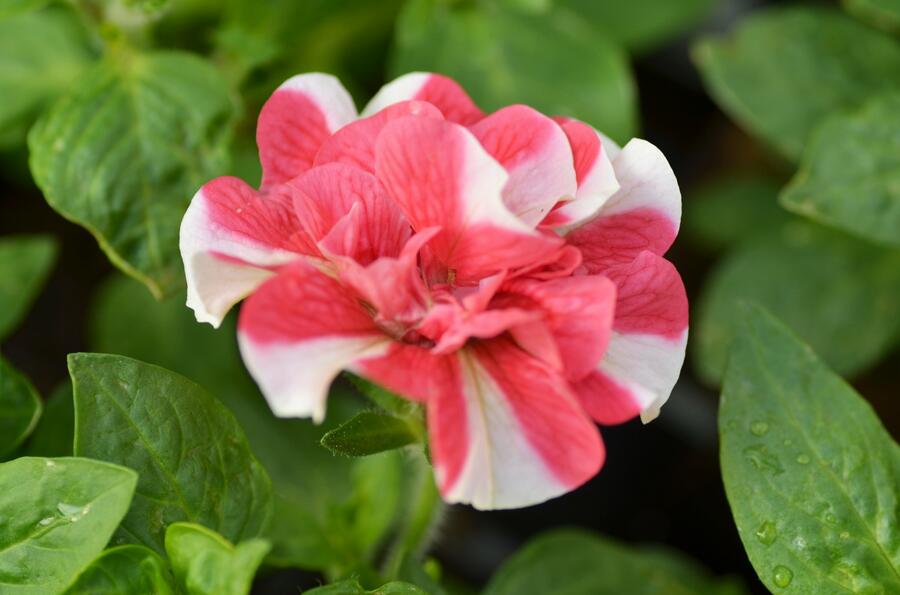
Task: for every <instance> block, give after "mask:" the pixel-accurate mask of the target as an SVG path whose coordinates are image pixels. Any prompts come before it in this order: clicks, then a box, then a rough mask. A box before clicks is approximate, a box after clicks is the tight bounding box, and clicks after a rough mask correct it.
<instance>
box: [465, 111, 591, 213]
mask: <svg viewBox="0 0 900 595" xmlns="http://www.w3.org/2000/svg"><path fill="white" fill-rule="evenodd" d="M471 130H472V133H473V134H474V135H475V136H476V137H477V138H478V140H479V142H481V144H482V146H483V147H484V148H485V149H486V150H487V152H488V153H490V155H491V156H492V157H493V158H494V159H496V160H497V161H498V162H500V164H501V165H503V167H504V168H506V171H507V173H509V180H507V182H506V186H504V188H503V201H504V203H505V204H506V206H507V208H508V209H509V210H510V211H512V212H513V213H514V214H515V215H516V216H518V217H519V218H520V219H522V220H523V221H524V222H525V223H526V224H527V225H529V226H531V227H534V226H536V225H537V224H538V223H539V222H540V221H541V220H542V219H544V217H545V216H546V215H547V214H548V213H549V212H550V210H551V209H552V208H553V206H554V205H556V203H557V202H559V201H562V200H572V199H574V198H575V190H576V187H577V183H576V180H575V168H574V165H573V162H572V149H571V148H570V147H569V141H568V139H567V138H566V134H565V132H563V130H562V128H560V127H559V126H558V125H557V124H556V122H554V121H553V120H551V119H550V118H548V117H547V116H545V115H543V114H541V113H540V112H538V111H535V110H533V109H531V108H530V107H527V106H524V105H512V106H509V107H505V108H503V109H501V110H498V111H496V112H494V113H493V114H491V115H490V116H487V117H486V118H484V119H482V120H481V121H479V122H477V123H476V124H474V125H473V126H472V127H471Z"/></svg>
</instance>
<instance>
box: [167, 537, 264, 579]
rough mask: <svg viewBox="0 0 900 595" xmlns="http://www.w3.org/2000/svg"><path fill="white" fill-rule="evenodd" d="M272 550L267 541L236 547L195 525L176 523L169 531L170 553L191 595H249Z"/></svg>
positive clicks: (252, 541) (176, 571)
mask: <svg viewBox="0 0 900 595" xmlns="http://www.w3.org/2000/svg"><path fill="white" fill-rule="evenodd" d="M270 548H271V545H270V544H269V542H267V541H266V540H264V539H251V540H249V541H244V542H241V543H239V544H237V545H233V544H231V543H230V542H229V541H228V540H226V539H225V538H224V537H222V536H221V535H219V534H218V533H216V532H215V531H210V530H209V529H207V528H206V527H203V526H201V525H195V524H192V523H174V524H172V525H170V526H169V528H168V529H167V530H166V553H167V554H168V555H169V560H171V561H172V569H173V570H174V571H175V576H176V577H177V578H178V582H179V583H180V584H181V585H183V586H184V587H185V588H186V589H187V593H188V595H246V594H247V593H249V592H250V585H251V584H252V582H253V577H254V575H255V574H256V570H257V568H259V565H260V564H262V561H263V558H265V557H266V554H267V553H268V551H269V549H270Z"/></svg>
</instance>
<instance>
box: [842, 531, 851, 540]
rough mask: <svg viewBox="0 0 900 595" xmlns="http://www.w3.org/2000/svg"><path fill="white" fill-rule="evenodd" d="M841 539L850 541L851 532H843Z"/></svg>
mask: <svg viewBox="0 0 900 595" xmlns="http://www.w3.org/2000/svg"><path fill="white" fill-rule="evenodd" d="M840 537H841V539H850V532H849V531H841V535H840Z"/></svg>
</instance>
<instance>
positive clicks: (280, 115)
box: [256, 72, 356, 188]
mask: <svg viewBox="0 0 900 595" xmlns="http://www.w3.org/2000/svg"><path fill="white" fill-rule="evenodd" d="M355 119H356V106H354V105H353V99H352V98H351V97H350V94H349V93H347V90H346V89H344V86H343V85H341V82H340V81H339V80H338V79H337V78H335V77H333V76H331V75H329V74H321V73H318V72H313V73H309V74H301V75H297V76H295V77H292V78H289V79H288V80H286V81H285V82H284V83H282V84H281V86H280V87H278V89H276V90H275V92H274V93H273V94H272V96H271V97H269V100H268V101H266V103H265V105H263V108H262V110H261V111H260V113H259V120H258V121H257V125H256V144H257V145H258V146H259V160H260V161H261V162H262V170H263V179H262V188H268V187H271V186H272V185H273V184H280V183H283V182H286V181H288V180H290V179H291V178H293V177H295V176H297V175H299V174H301V173H303V172H304V171H306V170H307V169H309V168H310V166H311V165H312V163H313V160H314V159H315V156H316V153H317V152H318V150H319V147H320V146H321V145H322V143H323V142H324V141H325V139H327V138H328V137H329V136H331V134H333V133H334V132H336V131H337V130H338V129H340V128H341V127H343V126H344V125H345V124H348V123H349V122H352V121H353V120H355Z"/></svg>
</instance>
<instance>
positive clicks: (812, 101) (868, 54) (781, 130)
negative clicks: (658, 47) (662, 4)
mask: <svg viewBox="0 0 900 595" xmlns="http://www.w3.org/2000/svg"><path fill="white" fill-rule="evenodd" d="M694 50H695V51H694V55H695V58H696V61H697V64H698V66H699V68H700V73H701V74H702V75H703V78H704V80H705V82H706V86H707V87H708V89H709V91H710V93H711V94H712V96H713V97H714V98H715V99H716V101H718V102H719V104H720V105H721V106H722V108H723V109H725V110H726V111H727V112H729V114H730V115H731V116H732V117H733V118H734V119H735V120H737V121H738V122H739V123H740V124H741V125H743V126H745V127H746V128H747V129H748V130H749V131H750V132H752V133H754V134H756V135H758V136H760V137H761V138H762V139H763V140H765V141H766V142H768V143H770V144H771V145H773V146H774V147H775V148H777V149H778V150H779V151H781V152H782V153H783V154H784V155H785V156H787V157H789V158H791V159H796V158H798V157H799V156H800V152H801V150H802V149H803V147H804V145H805V144H806V141H807V139H808V137H809V134H810V133H811V132H812V130H813V128H814V127H815V126H816V125H817V124H819V123H820V122H821V121H822V119H823V118H824V117H825V116H827V115H829V114H831V113H832V112H834V111H836V110H839V109H844V108H850V107H854V106H857V105H859V104H860V103H862V102H863V101H864V100H865V99H867V98H868V97H870V96H872V95H874V94H876V93H880V92H886V91H891V90H896V89H900V44H898V43H897V42H896V40H894V39H891V38H890V37H889V36H887V35H884V34H882V33H879V32H878V31H874V30H872V29H869V28H868V27H866V26H865V25H863V24H861V23H858V22H856V21H854V20H853V19H851V18H849V17H848V16H846V15H844V14H842V13H841V12H839V11H838V10H833V9H828V8H814V7H782V8H771V9H768V10H764V11H760V12H757V13H755V14H753V15H752V16H750V17H748V18H746V19H744V20H743V21H741V24H740V25H739V27H738V29H737V31H735V32H734V33H733V34H732V35H731V36H730V37H728V38H724V39H721V38H720V39H707V40H704V41H701V42H700V43H699V44H698V45H697V46H696V47H695V48H694Z"/></svg>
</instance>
